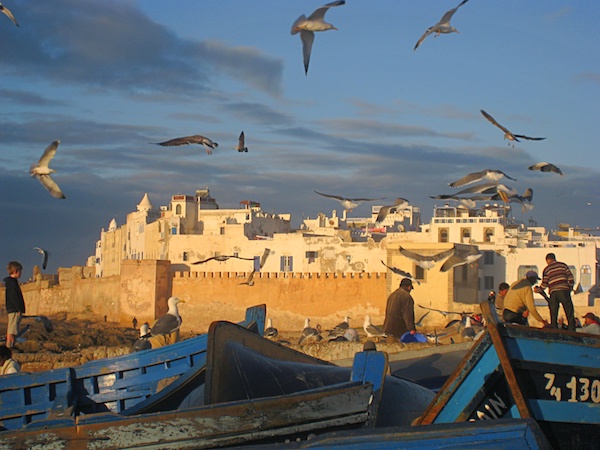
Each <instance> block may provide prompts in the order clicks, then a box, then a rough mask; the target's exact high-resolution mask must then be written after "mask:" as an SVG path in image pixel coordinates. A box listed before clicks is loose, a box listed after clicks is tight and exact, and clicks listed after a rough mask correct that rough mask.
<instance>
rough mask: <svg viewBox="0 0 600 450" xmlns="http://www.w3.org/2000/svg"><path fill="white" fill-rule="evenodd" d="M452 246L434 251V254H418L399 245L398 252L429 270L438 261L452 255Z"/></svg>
mask: <svg viewBox="0 0 600 450" xmlns="http://www.w3.org/2000/svg"><path fill="white" fill-rule="evenodd" d="M453 253H454V248H451V249H448V250H445V251H443V252H439V253H436V254H435V255H420V254H419V253H415V252H411V251H410V250H406V249H405V248H402V247H400V254H401V255H403V256H405V257H406V258H408V259H410V260H411V261H413V262H414V263H415V264H416V265H417V266H419V267H421V268H423V269H425V270H429V269H431V268H433V267H434V266H435V265H436V264H437V262H438V261H441V260H442V259H444V258H447V257H448V256H450V255H452V254H453Z"/></svg>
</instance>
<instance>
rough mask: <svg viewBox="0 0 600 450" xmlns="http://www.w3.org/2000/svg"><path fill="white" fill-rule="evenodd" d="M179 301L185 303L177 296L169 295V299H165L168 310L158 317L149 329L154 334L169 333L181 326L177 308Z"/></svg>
mask: <svg viewBox="0 0 600 450" xmlns="http://www.w3.org/2000/svg"><path fill="white" fill-rule="evenodd" d="M179 303H185V301H183V300H181V299H179V297H170V298H169V300H167V305H168V306H169V310H168V311H167V313H166V314H165V315H164V316H162V317H159V319H158V320H157V321H156V322H154V325H152V329H151V330H150V331H151V332H152V334H153V335H154V336H156V335H157V334H171V333H173V332H174V331H177V330H178V329H179V327H180V326H181V316H180V315H179V310H178V309H177V305H178V304H179Z"/></svg>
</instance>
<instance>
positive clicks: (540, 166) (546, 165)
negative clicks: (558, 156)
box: [529, 162, 564, 175]
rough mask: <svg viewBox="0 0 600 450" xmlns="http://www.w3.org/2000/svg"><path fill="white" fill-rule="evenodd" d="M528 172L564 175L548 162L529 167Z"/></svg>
mask: <svg viewBox="0 0 600 450" xmlns="http://www.w3.org/2000/svg"><path fill="white" fill-rule="evenodd" d="M529 170H539V171H540V172H555V173H557V174H559V175H564V173H562V170H560V169H559V168H558V167H556V166H555V165H554V164H551V163H548V162H539V163H537V164H534V165H533V166H529Z"/></svg>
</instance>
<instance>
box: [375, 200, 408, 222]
mask: <svg viewBox="0 0 600 450" xmlns="http://www.w3.org/2000/svg"><path fill="white" fill-rule="evenodd" d="M407 204H408V200H406V199H405V198H400V197H398V198H397V199H396V201H395V202H394V204H393V205H389V206H382V207H381V208H380V209H379V212H378V213H377V218H376V219H375V223H376V224H378V223H381V222H383V221H384V220H385V218H386V217H387V215H388V214H390V213H395V212H398V209H399V208H401V207H402V206H404V205H407Z"/></svg>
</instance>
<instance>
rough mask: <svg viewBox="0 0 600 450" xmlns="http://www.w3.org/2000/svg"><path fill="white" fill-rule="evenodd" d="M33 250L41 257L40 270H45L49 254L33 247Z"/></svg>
mask: <svg viewBox="0 0 600 450" xmlns="http://www.w3.org/2000/svg"><path fill="white" fill-rule="evenodd" d="M33 249H34V250H37V251H38V252H39V253H40V255H42V269H44V270H46V266H47V265H48V256H50V253H48V252H47V251H46V250H44V249H43V248H40V247H33Z"/></svg>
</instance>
